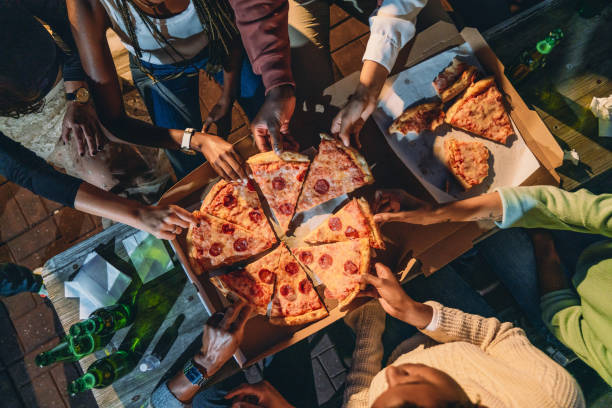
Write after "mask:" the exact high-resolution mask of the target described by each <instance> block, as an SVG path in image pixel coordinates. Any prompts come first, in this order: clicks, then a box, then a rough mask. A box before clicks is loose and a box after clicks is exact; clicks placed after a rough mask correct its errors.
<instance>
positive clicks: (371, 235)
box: [304, 198, 385, 249]
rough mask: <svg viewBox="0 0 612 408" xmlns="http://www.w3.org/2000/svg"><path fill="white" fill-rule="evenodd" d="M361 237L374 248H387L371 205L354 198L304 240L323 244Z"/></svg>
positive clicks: (363, 200) (361, 199)
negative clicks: (366, 239) (367, 240)
mask: <svg viewBox="0 0 612 408" xmlns="http://www.w3.org/2000/svg"><path fill="white" fill-rule="evenodd" d="M359 238H368V239H369V242H370V246H371V247H372V248H378V249H384V248H385V243H384V242H383V240H382V238H381V235H380V231H379V230H378V226H377V225H376V223H375V222H374V217H373V216H372V211H371V210H370V205H369V204H368V202H367V201H366V200H365V199H363V198H358V199H357V198H353V199H352V200H351V201H349V202H348V204H346V205H345V206H344V207H342V208H341V209H340V210H339V211H338V212H337V213H336V214H333V215H330V216H329V218H327V219H326V220H325V221H323V222H322V223H321V224H320V225H319V226H318V227H317V228H315V229H314V230H312V231H311V232H310V233H309V234H308V235H307V236H306V237H305V238H304V241H305V242H307V243H309V244H323V243H329V242H339V241H346V240H349V239H359Z"/></svg>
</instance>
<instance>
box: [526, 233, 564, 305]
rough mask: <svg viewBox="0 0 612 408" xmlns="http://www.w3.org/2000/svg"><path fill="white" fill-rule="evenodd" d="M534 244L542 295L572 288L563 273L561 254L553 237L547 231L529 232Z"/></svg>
mask: <svg viewBox="0 0 612 408" xmlns="http://www.w3.org/2000/svg"><path fill="white" fill-rule="evenodd" d="M529 235H530V236H531V241H532V242H533V252H534V255H535V259H536V267H537V269H538V282H539V286H540V295H545V294H546V293H549V292H554V291H556V290H561V289H568V288H570V287H571V286H570V282H569V280H568V279H567V276H566V275H565V273H564V272H563V267H562V266H561V260H560V259H559V254H558V253H557V249H556V248H555V242H554V241H553V238H552V235H551V234H550V232H548V231H546V230H540V229H534V230H529Z"/></svg>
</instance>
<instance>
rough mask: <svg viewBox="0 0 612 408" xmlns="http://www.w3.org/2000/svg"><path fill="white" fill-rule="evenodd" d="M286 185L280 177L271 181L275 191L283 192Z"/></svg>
mask: <svg viewBox="0 0 612 408" xmlns="http://www.w3.org/2000/svg"><path fill="white" fill-rule="evenodd" d="M286 184H287V183H286V182H285V179H284V178H282V177H281V176H276V177H274V178H273V179H272V187H274V189H275V190H283V189H284V188H285V185H286Z"/></svg>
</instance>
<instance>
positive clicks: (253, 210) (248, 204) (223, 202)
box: [200, 180, 275, 239]
mask: <svg viewBox="0 0 612 408" xmlns="http://www.w3.org/2000/svg"><path fill="white" fill-rule="evenodd" d="M200 211H202V212H205V213H208V214H210V215H213V216H215V217H217V218H221V219H223V220H226V221H229V222H231V223H233V224H237V225H240V226H241V227H243V228H245V229H247V230H249V231H252V232H256V233H257V234H261V235H263V236H264V237H265V238H267V239H274V236H275V235H274V231H273V230H272V227H271V226H270V224H269V223H268V220H267V218H266V216H265V214H264V211H263V209H262V208H261V202H260V201H259V197H258V195H257V191H255V186H254V185H253V184H251V182H248V183H245V182H241V181H231V182H228V181H225V180H221V181H219V182H218V183H217V184H215V185H214V186H213V188H212V189H211V190H210V192H209V193H208V194H207V195H206V197H205V198H204V201H203V202H202V206H201V208H200Z"/></svg>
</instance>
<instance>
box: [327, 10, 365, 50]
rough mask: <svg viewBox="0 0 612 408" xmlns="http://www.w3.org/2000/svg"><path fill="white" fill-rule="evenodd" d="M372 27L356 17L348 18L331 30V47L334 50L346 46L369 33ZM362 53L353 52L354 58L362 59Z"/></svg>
mask: <svg viewBox="0 0 612 408" xmlns="http://www.w3.org/2000/svg"><path fill="white" fill-rule="evenodd" d="M369 31H370V28H369V27H368V26H367V25H366V24H363V23H362V22H361V21H358V20H356V19H354V18H351V19H349V20H346V21H344V22H342V23H340V24H338V25H337V26H336V27H334V28H332V29H331V30H330V31H329V49H330V50H331V51H332V52H333V51H335V50H337V49H339V48H340V47H344V46H345V45H346V44H348V43H350V42H351V41H353V40H355V39H357V38H359V37H361V36H362V35H364V34H366V33H368V32H369ZM362 55H363V53H361V54H353V58H356V59H358V60H361V56H362Z"/></svg>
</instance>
